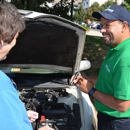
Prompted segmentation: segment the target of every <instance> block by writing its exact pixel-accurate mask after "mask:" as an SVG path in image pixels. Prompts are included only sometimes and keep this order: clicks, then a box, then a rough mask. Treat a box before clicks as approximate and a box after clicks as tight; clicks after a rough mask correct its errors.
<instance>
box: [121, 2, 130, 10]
mask: <svg viewBox="0 0 130 130" xmlns="http://www.w3.org/2000/svg"><path fill="white" fill-rule="evenodd" d="M122 6H123V7H125V8H126V9H127V10H129V11H130V0H129V1H128V0H125V2H124V3H123V4H122Z"/></svg>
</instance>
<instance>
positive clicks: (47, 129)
mask: <svg viewBox="0 0 130 130" xmlns="http://www.w3.org/2000/svg"><path fill="white" fill-rule="evenodd" d="M38 130H54V129H53V128H51V127H49V126H48V125H46V126H43V127H41V128H39V129H38Z"/></svg>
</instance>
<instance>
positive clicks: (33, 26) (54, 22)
mask: <svg viewBox="0 0 130 130" xmlns="http://www.w3.org/2000/svg"><path fill="white" fill-rule="evenodd" d="M19 13H20V14H21V15H22V17H23V18H24V19H25V23H26V29H25V30H24V31H23V32H22V33H21V34H20V35H19V37H18V38H17V44H16V46H15V47H14V48H13V49H12V50H11V51H10V54H9V55H8V57H7V59H6V60H4V61H1V62H0V69H1V70H2V71H4V72H5V73H6V74H7V75H8V76H9V77H10V78H11V79H13V80H14V82H15V83H16V85H17V90H18V93H19V97H20V99H21V101H22V102H23V103H24V104H25V107H26V109H27V110H33V111H37V112H38V113H39V118H38V120H36V121H35V122H34V123H33V124H32V126H33V129H34V130H36V129H38V128H39V127H41V126H44V125H46V124H48V125H49V126H50V127H53V128H54V129H55V130H94V129H95V130H96V122H97V119H96V113H95V111H94V107H93V104H92V102H91V100H90V98H89V96H88V95H87V94H85V93H83V92H81V91H80V89H79V87H76V86H74V85H73V84H70V78H71V76H72V75H73V74H74V73H76V72H79V71H82V70H85V69H89V68H90V67H91V63H90V62H89V61H87V60H82V54H83V49H84V44H85V38H86V30H85V29H84V28H82V27H81V26H79V25H77V24H75V23H73V22H71V21H69V20H66V19H64V18H61V17H58V16H55V15H50V14H43V13H38V12H34V11H26V10H19Z"/></svg>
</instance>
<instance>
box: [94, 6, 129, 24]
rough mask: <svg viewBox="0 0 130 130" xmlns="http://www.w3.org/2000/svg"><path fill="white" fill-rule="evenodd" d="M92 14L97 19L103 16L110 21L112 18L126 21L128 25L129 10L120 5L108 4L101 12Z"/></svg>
mask: <svg viewBox="0 0 130 130" xmlns="http://www.w3.org/2000/svg"><path fill="white" fill-rule="evenodd" d="M92 16H93V17H94V18H97V19H100V18H101V17H104V18H105V19H108V20H112V21H114V20H120V21H122V22H123V21H126V22H127V23H128V25H129V26H130V12H129V11H128V10H127V9H126V8H124V7H122V6H120V5H112V6H109V7H108V8H107V9H105V10H104V11H103V12H93V13H92Z"/></svg>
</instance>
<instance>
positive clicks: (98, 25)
mask: <svg viewBox="0 0 130 130" xmlns="http://www.w3.org/2000/svg"><path fill="white" fill-rule="evenodd" d="M100 27H101V25H100V23H94V24H93V25H92V26H91V28H93V29H100Z"/></svg>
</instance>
